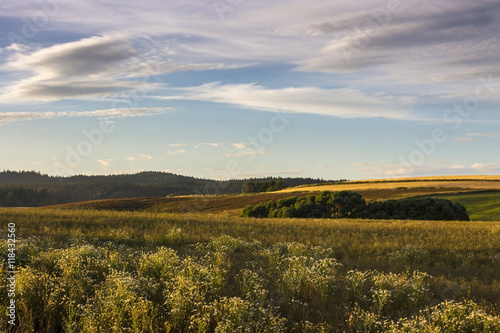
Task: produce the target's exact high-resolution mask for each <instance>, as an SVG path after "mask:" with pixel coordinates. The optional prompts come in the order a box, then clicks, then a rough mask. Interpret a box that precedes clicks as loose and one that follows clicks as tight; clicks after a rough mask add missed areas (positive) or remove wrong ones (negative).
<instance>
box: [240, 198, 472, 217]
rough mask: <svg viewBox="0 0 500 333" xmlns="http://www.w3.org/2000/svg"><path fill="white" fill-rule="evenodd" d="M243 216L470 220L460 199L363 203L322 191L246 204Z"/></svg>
mask: <svg viewBox="0 0 500 333" xmlns="http://www.w3.org/2000/svg"><path fill="white" fill-rule="evenodd" d="M241 216H242V217H256V218H265V217H268V218H362V219H391V220H448V221H456V220H458V221H469V220H470V219H469V215H468V213H467V209H466V208H465V207H464V206H462V205H461V204H459V203H453V202H451V201H450V200H447V199H438V198H407V199H399V200H387V201H375V202H371V203H368V204H367V203H366V201H365V199H364V198H363V197H362V196H361V195H360V194H359V193H357V192H353V191H341V192H337V193H333V192H330V191H323V192H320V193H318V194H317V195H312V194H311V195H308V196H306V197H302V198H298V197H289V198H285V199H279V200H270V201H268V202H262V203H259V204H257V205H255V206H250V205H247V206H246V207H245V208H244V209H243V211H242V213H241Z"/></svg>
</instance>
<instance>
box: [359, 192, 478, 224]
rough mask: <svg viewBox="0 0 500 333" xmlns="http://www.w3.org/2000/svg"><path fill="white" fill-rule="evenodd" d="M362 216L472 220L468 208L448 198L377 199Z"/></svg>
mask: <svg viewBox="0 0 500 333" xmlns="http://www.w3.org/2000/svg"><path fill="white" fill-rule="evenodd" d="M357 217H360V218H372V219H373V218H376V219H379V218H380V219H396V220H405V219H411V220H442V221H470V218H469V215H468V214H467V210H466V209H465V207H464V206H462V205H461V204H460V203H452V202H451V201H450V200H447V199H437V198H408V199H400V200H387V201H375V202H372V203H370V204H368V205H366V208H365V209H364V210H363V211H361V212H359V213H358V214H357Z"/></svg>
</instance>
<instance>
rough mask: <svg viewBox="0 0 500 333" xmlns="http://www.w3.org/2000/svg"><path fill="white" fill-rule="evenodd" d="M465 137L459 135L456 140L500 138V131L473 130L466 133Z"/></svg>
mask: <svg viewBox="0 0 500 333" xmlns="http://www.w3.org/2000/svg"><path fill="white" fill-rule="evenodd" d="M465 135H466V136H465V137H458V138H456V139H455V140H456V141H478V138H490V139H500V132H484V133H478V132H471V133H466V134H465Z"/></svg>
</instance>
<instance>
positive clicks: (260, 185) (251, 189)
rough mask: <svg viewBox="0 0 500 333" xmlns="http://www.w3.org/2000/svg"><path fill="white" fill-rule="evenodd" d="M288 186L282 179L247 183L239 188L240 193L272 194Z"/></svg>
mask: <svg viewBox="0 0 500 333" xmlns="http://www.w3.org/2000/svg"><path fill="white" fill-rule="evenodd" d="M287 187H288V184H287V183H286V182H285V181H284V180H283V179H271V180H267V181H249V182H245V183H244V184H243V186H242V187H241V193H260V192H273V191H279V190H282V189H285V188H287Z"/></svg>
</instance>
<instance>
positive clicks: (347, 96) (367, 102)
mask: <svg viewBox="0 0 500 333" xmlns="http://www.w3.org/2000/svg"><path fill="white" fill-rule="evenodd" d="M178 90H180V91H181V92H184V94H181V95H180V96H179V95H178V96H168V97H164V96H152V98H157V99H166V100H174V99H181V100H182V99H185V100H197V101H205V102H214V103H226V104H232V105H236V106H239V107H242V108H249V109H255V110H262V111H276V110H285V111H289V112H295V113H308V114H318V115H326V116H336V117H342V118H356V117H362V118H371V117H386V118H392V119H414V118H415V115H413V114H412V113H411V111H410V110H411V108H412V104H413V102H414V99H413V98H411V97H394V96H380V95H379V96H370V95H368V94H364V93H362V92H361V91H358V90H355V89H348V88H342V89H320V88H315V87H299V88H294V87H290V88H283V89H267V88H265V87H263V86H259V85H256V84H227V85H222V84H220V83H219V82H213V83H210V84H205V85H202V86H197V87H190V88H180V89H178Z"/></svg>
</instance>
